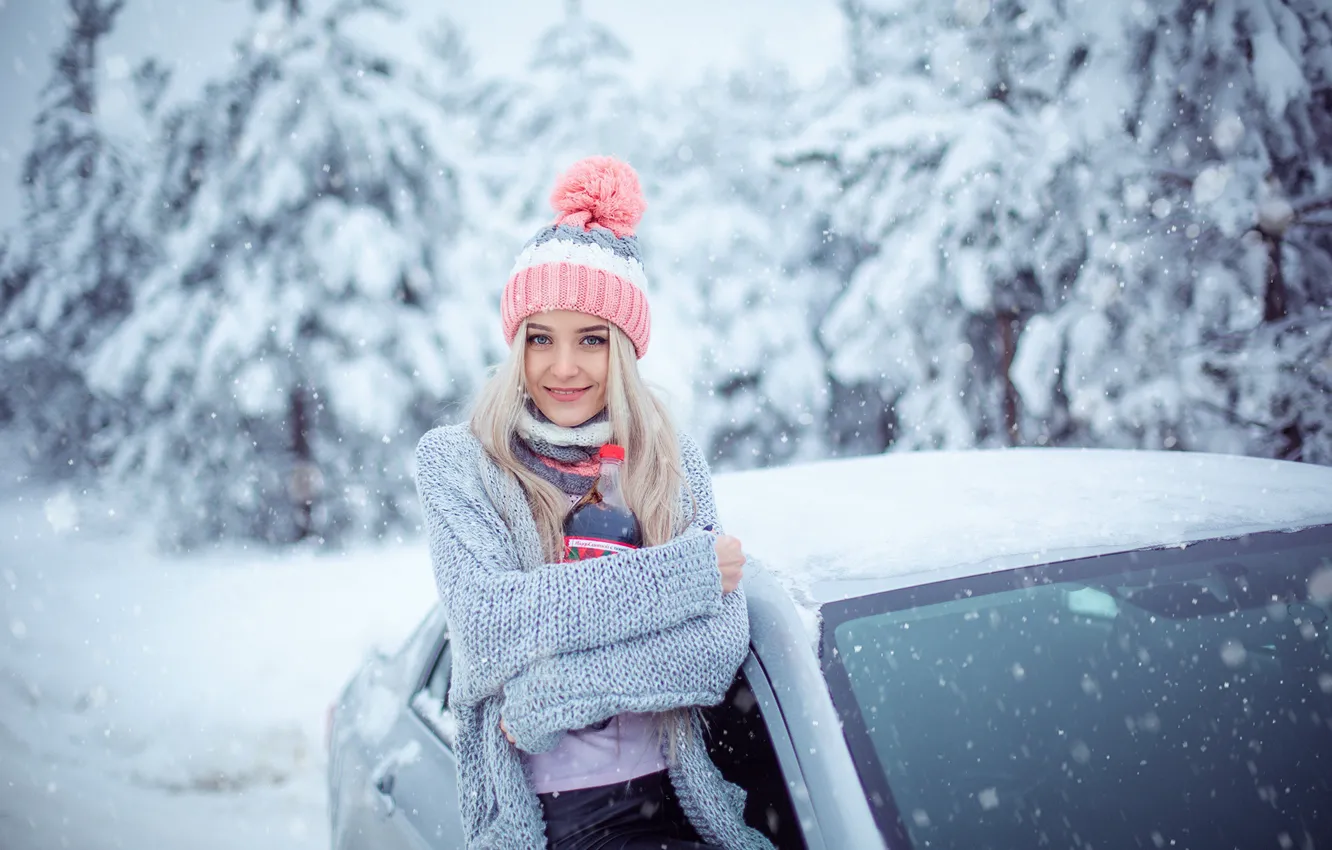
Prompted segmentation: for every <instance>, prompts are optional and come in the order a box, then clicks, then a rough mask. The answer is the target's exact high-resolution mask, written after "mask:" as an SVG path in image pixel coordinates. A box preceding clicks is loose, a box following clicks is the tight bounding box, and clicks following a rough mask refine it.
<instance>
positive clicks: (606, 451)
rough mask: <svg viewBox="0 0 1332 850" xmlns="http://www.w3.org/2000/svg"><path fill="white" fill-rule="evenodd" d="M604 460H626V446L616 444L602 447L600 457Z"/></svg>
mask: <svg viewBox="0 0 1332 850" xmlns="http://www.w3.org/2000/svg"><path fill="white" fill-rule="evenodd" d="M598 456H599V457H600V458H601V459H602V460H607V459H610V460H624V446H617V445H615V444H614V443H607V444H606V445H604V446H602V447H601V451H600V452H599V455H598Z"/></svg>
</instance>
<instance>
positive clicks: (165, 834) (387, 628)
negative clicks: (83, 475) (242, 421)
mask: <svg viewBox="0 0 1332 850" xmlns="http://www.w3.org/2000/svg"><path fill="white" fill-rule="evenodd" d="M133 525H134V521H133V519H132V518H126V517H124V516H122V515H120V514H118V513H117V512H116V510H115V508H114V507H112V506H109V505H107V504H106V503H105V502H98V501H94V500H92V499H89V498H87V497H84V496H80V495H78V494H71V493H68V492H62V491H44V492H34V491H31V490H28V491H17V492H16V491H9V492H6V493H0V847H2V848H4V850H30V848H31V850H36V848H42V850H46V848H60V847H72V848H79V850H102V848H119V847H133V848H153V850H175V848H182V850H213V848H217V849H218V850H221V848H227V850H235V848H247V850H249V849H250V848H253V850H265V848H284V850H285V848H307V847H309V848H315V847H320V848H326V847H327V846H328V829H327V823H326V815H325V791H324V774H325V765H326V758H325V753H324V745H323V725H324V716H325V710H326V708H327V706H328V704H329V703H330V702H331V701H332V700H333V699H334V698H335V697H336V695H337V692H338V690H339V689H340V687H341V686H342V684H343V683H344V681H345V680H346V679H347V677H348V676H349V675H350V673H351V672H352V670H353V669H354V668H355V667H356V666H357V665H358V663H359V662H360V660H361V659H362V658H363V657H364V656H365V654H366V653H367V652H370V651H372V649H373V648H375V647H383V648H391V647H393V646H396V645H397V643H399V642H400V641H401V640H402V639H403V638H404V637H405V636H406V635H407V633H408V632H409V631H410V629H411V628H412V627H413V626H414V625H415V624H416V622H417V621H418V620H419V619H420V617H421V616H422V615H423V614H424V612H425V611H426V609H427V608H428V607H429V605H430V604H431V602H432V601H433V599H434V595H435V590H434V586H433V582H432V580H431V576H430V567H429V563H428V555H427V553H426V551H425V548H424V545H423V544H421V543H419V542H416V541H406V542H395V543H391V544H387V545H385V546H382V547H378V548H374V547H366V548H362V549H358V550H355V551H351V552H346V553H342V554H337V555H327V554H319V553H314V552H298V553H296V554H287V555H283V556H277V555H274V554H272V553H270V552H264V551H253V550H251V551H246V550H241V549H232V550H228V551H211V552H208V553H206V554H202V555H199V554H196V555H192V556H189V557H179V558H177V557H169V556H163V555H162V554H160V553H157V552H155V551H154V549H153V547H152V545H151V542H150V540H149V539H148V536H147V534H146V533H145V530H143V529H134V528H133Z"/></svg>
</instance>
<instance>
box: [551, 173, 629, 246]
mask: <svg viewBox="0 0 1332 850" xmlns="http://www.w3.org/2000/svg"><path fill="white" fill-rule="evenodd" d="M550 205H551V206H552V207H554V208H555V212H556V213H558V216H557V217H556V219H555V224H557V225H558V224H566V225H576V226H580V227H582V228H583V229H584V230H589V229H591V228H592V227H593V226H594V225H600V226H601V227H604V228H606V229H607V230H609V231H611V232H612V233H614V234H615V235H616V236H617V237H620V238H624V237H626V236H633V235H634V227H635V226H637V224H638V222H639V221H640V220H641V219H642V218H643V211H644V210H645V209H647V202H646V201H645V200H643V190H642V188H640V187H639V185H638V174H637V173H636V172H635V171H634V169H633V168H632V167H630V165H629V164H628V163H627V162H621V161H620V160H618V159H616V158H615V157H613V156H590V157H588V158H587V159H583V160H579V161H578V162H575V163H574V164H573V165H571V166H570V167H569V170H568V171H566V172H564V174H562V175H560V179H559V180H558V181H556V183H555V190H554V191H553V192H551V194H550Z"/></svg>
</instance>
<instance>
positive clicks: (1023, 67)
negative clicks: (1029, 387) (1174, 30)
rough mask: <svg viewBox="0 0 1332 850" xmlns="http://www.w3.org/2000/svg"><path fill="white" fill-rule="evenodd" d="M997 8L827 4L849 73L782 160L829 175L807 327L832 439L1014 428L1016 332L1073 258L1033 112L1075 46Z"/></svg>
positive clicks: (1075, 251) (850, 441)
mask: <svg viewBox="0 0 1332 850" xmlns="http://www.w3.org/2000/svg"><path fill="white" fill-rule="evenodd" d="M1007 5H1011V4H996V6H995V8H994V9H991V8H990V4H989V3H969V2H960V3H956V4H945V5H940V4H936V3H927V2H924V0H843V2H842V3H841V6H842V9H843V12H844V14H845V16H846V19H847V31H848V39H849V52H850V57H851V61H850V64H851V74H852V80H853V82H852V84H851V85H850V86H849V87H847V89H846V90H845V91H844V92H842V93H841V94H840V96H839V97H838V98H837V99H836V102H835V103H834V104H833V105H832V107H831V108H830V109H829V110H828V112H827V114H826V115H824V116H823V117H822V118H821V119H820V120H819V121H817V122H814V123H813V124H812V125H811V130H810V131H809V132H808V133H807V134H805V135H804V136H803V137H802V138H800V139H799V140H797V141H796V142H795V143H794V144H792V145H791V146H789V147H788V149H787V151H786V152H785V153H784V155H783V159H784V161H785V162H786V163H788V164H789V165H792V166H800V167H801V168H803V169H806V170H809V169H811V168H812V167H814V166H816V165H822V166H824V168H825V174H826V176H827V179H828V182H829V185H828V187H827V189H826V190H825V195H826V197H827V198H828V200H829V205H828V207H827V210H828V214H829V217H828V221H827V223H826V225H825V228H826V231H827V232H826V234H825V239H826V241H827V242H828V243H829V245H837V246H839V250H838V251H837V257H838V259H837V260H836V262H837V263H839V264H841V265H842V266H843V268H844V269H845V274H846V278H845V288H844V291H843V292H841V293H840V295H839V296H838V297H837V299H836V301H835V302H834V303H833V305H832V308H831V311H830V312H829V314H828V315H827V317H826V318H825V319H824V320H823V322H822V325H821V327H820V329H819V334H820V338H821V340H822V341H823V344H824V345H825V346H826V348H827V350H828V352H829V363H830V375H831V377H832V383H831V392H832V393H833V400H832V410H833V412H834V418H833V420H831V421H830V439H831V440H832V443H833V446H834V447H835V448H836V450H838V451H846V452H858V451H881V450H883V449H884V448H887V447H888V446H889V445H892V446H893V447H895V448H905V449H913V448H927V447H966V446H976V445H1003V444H1008V443H1010V442H1013V441H1015V440H1017V439H1019V438H1020V432H1019V431H1018V422H1019V416H1018V409H1017V393H1016V390H1015V388H1014V387H1013V385H1012V382H1011V380H1010V375H1009V369H1010V365H1011V362H1012V359H1013V357H1014V355H1015V350H1016V340H1017V337H1018V334H1019V333H1020V331H1021V328H1022V326H1023V325H1024V324H1025V322H1026V321H1028V320H1029V319H1030V318H1031V317H1032V316H1034V315H1036V314H1039V313H1040V312H1042V311H1044V310H1047V309H1050V307H1051V304H1052V302H1057V301H1058V299H1059V298H1061V297H1062V292H1063V289H1064V287H1066V286H1067V283H1068V280H1069V278H1070V276H1072V275H1074V274H1076V270H1077V268H1078V267H1079V265H1080V262H1081V255H1082V254H1083V253H1084V252H1085V246H1084V244H1083V242H1084V238H1083V237H1081V236H1080V235H1079V234H1078V232H1077V230H1076V228H1073V227H1070V226H1068V225H1066V224H1065V223H1064V222H1063V220H1062V218H1061V215H1060V212H1059V210H1060V205H1061V203H1062V202H1063V201H1065V200H1066V199H1067V198H1066V196H1067V195H1069V194H1071V193H1074V192H1076V191H1077V186H1078V181H1079V180H1082V179H1084V178H1085V176H1086V175H1085V173H1084V170H1083V169H1080V168H1079V167H1078V163H1077V160H1076V156H1075V154H1076V151H1077V145H1076V143H1075V140H1073V139H1070V138H1068V137H1067V134H1063V135H1062V136H1061V135H1060V134H1058V133H1055V132H1052V131H1051V127H1050V124H1051V119H1052V118H1053V116H1052V115H1051V114H1050V113H1048V112H1047V111H1046V110H1047V107H1048V105H1049V103H1050V102H1051V101H1052V100H1053V99H1054V98H1056V97H1057V96H1058V94H1059V92H1061V91H1062V90H1064V89H1065V88H1067V87H1068V86H1069V85H1070V82H1069V81H1070V77H1071V74H1072V71H1074V70H1076V64H1077V61H1078V60H1077V55H1078V54H1077V50H1076V45H1075V44H1072V43H1068V44H1063V45H1059V46H1058V47H1059V49H1058V50H1056V49H1054V47H1055V45H1053V44H1052V43H1051V41H1050V38H1049V37H1048V36H1049V30H1050V27H1049V26H1046V25H1042V26H1033V24H1034V23H1036V22H1034V21H1030V22H1028V23H1027V24H1025V25H1023V24H1018V23H1016V22H1015V21H1013V20H1011V19H1010V18H1007V17H1003V16H1004V15H1005V13H1006V9H1005V6H1007ZM1010 29H1011V30H1013V32H1014V33H1019V31H1020V35H1021V38H1020V39H1017V40H1010V39H1008V38H1006V35H1007V31H1008V30H1010Z"/></svg>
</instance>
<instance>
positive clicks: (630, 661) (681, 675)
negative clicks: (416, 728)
mask: <svg viewBox="0 0 1332 850" xmlns="http://www.w3.org/2000/svg"><path fill="white" fill-rule="evenodd" d="M681 461H682V464H683V467H684V471H685V475H686V477H687V479H688V482H689V488H688V491H684V492H682V493H681V500H682V504H683V506H684V508H685V511H686V513H685V515H686V516H692V517H693V522H692V524H691V525H690V526H689V527H688V528H686V529H685V530H684V532H683V533H682V534H681V535H679V536H678V537H676V538H675V539H674V540H672V541H671V542H669V543H667V544H665V545H662V546H650V547H645V548H643V549H639V550H637V551H635V552H631V553H625V554H621V555H615V556H613V557H612V558H606V559H594V560H590V561H581V562H572V563H562V564H545V563H543V558H542V554H541V546H540V542H539V539H538V535H537V531H536V524H535V522H534V521H533V519H532V513H531V510H530V509H529V508H528V505H527V501H526V499H525V497H524V496H523V492H522V489H521V487H520V486H519V485H518V484H517V482H516V481H513V480H511V479H509V478H508V477H507V476H505V475H504V474H503V472H502V471H501V470H500V469H499V468H498V467H497V466H496V465H495V464H494V463H493V462H491V461H490V460H489V459H488V458H487V457H485V455H484V452H483V451H482V449H481V445H480V443H479V442H478V441H477V440H476V438H475V437H474V436H473V435H472V434H471V433H470V432H469V431H468V430H467V427H466V425H455V426H449V427H445V428H436V429H434V430H432V431H430V432H429V433H427V434H426V435H425V436H424V437H422V438H421V441H420V443H419V444H418V446H417V450H416V465H417V472H416V475H417V490H418V492H419V494H420V498H421V505H422V509H423V511H424V513H425V521H426V528H427V530H428V533H429V538H430V553H431V559H432V561H433V563H434V569H435V578H436V582H437V584H438V586H439V591H440V596H441V600H442V604H443V607H444V611H445V615H446V617H447V619H448V622H449V634H450V638H451V640H452V642H453V665H454V674H453V681H452V685H451V686H450V691H449V697H450V703H451V705H452V707H453V709H454V712H455V714H456V716H457V720H458V735H457V743H456V751H457V757H458V771H459V783H460V785H459V788H460V798H461V799H460V800H459V803H460V808H461V811H462V816H463V824H464V828H465V830H466V833H467V846H468V847H469V848H482V847H484V848H506V850H507V848H515V850H516V849H517V848H522V850H537V848H543V847H545V843H546V842H545V833H544V822H543V820H542V815H541V807H540V804H539V802H538V801H537V798H536V794H535V793H534V792H533V790H532V787H531V783H530V782H529V781H528V779H527V776H526V773H525V771H524V767H523V764H522V759H521V758H520V755H519V752H518V750H517V749H516V748H515V747H514V746H513V745H511V744H509V742H508V741H507V740H506V739H505V737H504V735H503V733H502V732H501V731H500V728H499V720H500V717H501V716H503V717H504V720H505V724H506V725H507V726H508V727H509V729H510V731H511V732H512V733H513V734H514V737H515V739H516V740H517V742H518V745H519V746H521V747H523V749H524V750H526V751H529V752H540V751H543V750H545V749H549V747H551V746H553V745H554V743H555V740H556V739H557V737H558V732H559V731H562V730H565V729H575V728H580V727H582V726H586V725H588V723H590V722H596V721H597V720H600V719H603V718H605V717H609V716H612V715H614V714H617V713H619V712H621V711H649V710H650V711H664V710H667V709H671V708H678V707H682V706H690V705H701V704H716V703H717V702H720V701H721V700H722V698H723V697H724V696H725V694H726V690H727V687H728V686H729V685H730V682H731V679H732V677H733V676H734V674H735V671H736V668H737V667H739V665H740V662H741V661H742V660H743V658H744V655H745V652H746V651H747V649H748V641H749V623H748V618H747V615H746V612H745V605H744V597H743V595H742V594H741V591H740V590H736V591H735V592H733V593H730V594H726V595H725V597H723V595H722V593H721V577H720V574H719V572H718V570H717V556H716V553H715V551H714V550H713V536H712V535H711V534H710V533H708V532H707V531H704V530H703V529H704V528H705V527H708V526H715V525H716V522H717V520H716V509H715V507H714V505H713V500H712V485H711V482H710V479H709V475H708V469H707V463H706V461H704V459H703V456H702V453H701V452H700V451H699V450H698V447H697V446H696V445H695V444H694V443H693V442H692V441H691V440H689V439H688V438H687V437H684V436H683V435H682V437H681ZM691 493H692V498H691ZM490 494H495V497H494V500H493V501H492V498H491V496H490ZM695 508H696V509H697V510H696V512H695ZM583 718H590V719H587V720H584V719H583ZM695 722H697V721H696V719H695ZM677 731H678V732H679V733H680V737H681V752H680V754H679V758H678V761H677V763H676V764H675V765H673V766H672V767H671V779H672V782H673V784H674V785H675V787H676V791H677V793H678V794H679V796H680V800H681V804H682V806H683V807H684V810H685V812H686V814H687V815H688V816H689V819H690V821H691V822H692V823H693V824H694V827H695V828H696V829H697V830H698V832H699V834H700V835H702V836H703V837H704V838H705V839H706V840H708V841H710V842H713V843H716V844H720V845H722V846H725V847H728V848H741V850H751V848H753V850H759V848H764V849H765V850H766V849H767V848H771V846H772V845H771V844H770V843H769V842H768V841H767V839H766V838H764V837H763V836H762V835H761V834H759V833H758V832H756V831H754V830H752V829H750V828H748V827H746V826H745V824H744V821H743V800H744V792H743V791H742V790H741V789H739V788H737V787H736V786H734V785H730V784H729V783H727V782H725V780H723V779H722V777H721V774H720V773H719V772H718V771H717V769H716V768H715V767H714V766H713V765H712V762H711V760H710V759H709V758H708V755H707V752H706V749H705V747H704V743H703V739H702V737H701V735H693V736H688V735H686V734H685V729H684V721H681V722H680V729H678V730H677Z"/></svg>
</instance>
